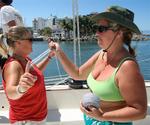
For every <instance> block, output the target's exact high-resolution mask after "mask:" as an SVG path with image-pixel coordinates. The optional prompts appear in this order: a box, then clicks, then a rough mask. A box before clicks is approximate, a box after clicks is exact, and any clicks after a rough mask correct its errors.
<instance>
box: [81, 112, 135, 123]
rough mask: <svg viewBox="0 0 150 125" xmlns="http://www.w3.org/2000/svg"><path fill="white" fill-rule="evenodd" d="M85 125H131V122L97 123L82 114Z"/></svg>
mask: <svg viewBox="0 0 150 125" xmlns="http://www.w3.org/2000/svg"><path fill="white" fill-rule="evenodd" d="M84 123H85V125H132V122H111V121H98V120H95V119H92V118H90V117H88V116H87V115H85V114H84Z"/></svg>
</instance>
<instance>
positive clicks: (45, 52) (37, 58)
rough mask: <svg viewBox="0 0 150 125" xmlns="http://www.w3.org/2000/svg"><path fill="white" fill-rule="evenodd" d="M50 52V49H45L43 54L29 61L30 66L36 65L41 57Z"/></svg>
mask: <svg viewBox="0 0 150 125" xmlns="http://www.w3.org/2000/svg"><path fill="white" fill-rule="evenodd" d="M49 52H50V49H47V50H46V51H44V52H43V53H41V54H40V55H39V56H37V57H36V58H35V59H33V60H32V61H31V65H32V64H37V63H38V62H39V61H40V60H41V59H42V58H43V57H45V56H47V54H48V53H49Z"/></svg>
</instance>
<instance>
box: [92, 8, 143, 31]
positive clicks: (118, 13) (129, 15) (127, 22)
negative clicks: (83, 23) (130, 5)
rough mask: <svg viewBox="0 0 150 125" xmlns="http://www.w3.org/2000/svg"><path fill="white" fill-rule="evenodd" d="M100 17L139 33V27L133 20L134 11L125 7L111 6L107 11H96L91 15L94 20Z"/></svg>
mask: <svg viewBox="0 0 150 125" xmlns="http://www.w3.org/2000/svg"><path fill="white" fill-rule="evenodd" d="M101 19H107V20H109V21H112V22H115V23H117V24H119V25H121V26H123V27H126V28H128V29H130V30H131V31H132V32H134V33H137V34H141V32H140V30H139V28H138V27H137V26H136V24H135V23H134V22H133V20H134V13H133V12H132V11H130V10H128V9H126V8H123V7H120V6H111V7H110V8H108V9H107V11H105V12H102V13H98V14H96V15H94V16H93V20H95V21H96V22H98V21H99V20H101Z"/></svg>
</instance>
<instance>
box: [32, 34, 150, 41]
mask: <svg viewBox="0 0 150 125" xmlns="http://www.w3.org/2000/svg"><path fill="white" fill-rule="evenodd" d="M148 40H150V34H141V35H136V34H134V35H133V37H132V41H148ZM33 41H37V42H38V41H47V37H43V38H42V37H40V38H38V37H37V38H33ZM59 41H61V42H64V41H73V39H59ZM80 41H82V42H86V41H96V38H95V37H86V38H80Z"/></svg>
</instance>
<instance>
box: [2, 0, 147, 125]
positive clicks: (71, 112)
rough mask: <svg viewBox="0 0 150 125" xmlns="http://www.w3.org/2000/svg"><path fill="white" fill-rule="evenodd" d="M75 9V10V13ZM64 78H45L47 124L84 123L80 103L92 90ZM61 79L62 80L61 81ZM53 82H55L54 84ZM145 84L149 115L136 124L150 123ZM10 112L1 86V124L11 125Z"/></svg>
mask: <svg viewBox="0 0 150 125" xmlns="http://www.w3.org/2000/svg"><path fill="white" fill-rule="evenodd" d="M73 1H74V0H73ZM74 2H75V1H74ZM74 2H73V3H74ZM76 4H77V3H76ZM73 6H74V4H73ZM73 9H74V8H73ZM76 9H77V7H76ZM74 11H75V10H73V15H74V14H75V12H74ZM76 14H78V12H76ZM76 16H77V15H76ZM74 17H75V15H74ZM77 17H78V16H77ZM74 21H75V18H74ZM77 21H78V19H77ZM74 29H76V27H75V22H74ZM75 32H76V31H75V30H74V42H76V40H78V42H79V40H80V38H79V34H77V38H76V35H75ZM77 32H78V33H79V24H78V23H77ZM74 49H75V50H76V46H74ZM74 57H75V58H74V61H75V63H76V55H74ZM64 78H68V77H67V76H61V78H60V79H58V78H55V77H53V78H46V79H45V83H46V92H47V100H48V116H47V125H84V122H83V114H82V112H81V111H80V109H79V105H80V100H81V98H82V96H83V95H84V94H85V93H87V92H89V91H90V90H89V89H88V88H87V86H86V85H83V88H82V89H72V88H70V86H69V85H67V84H65V85H62V84H61V83H63V82H62V79H64ZM60 80H61V82H59V81H60ZM63 81H64V80H63ZM51 83H53V85H52V84H51ZM145 85H146V89H147V97H148V105H147V106H148V112H147V117H146V118H145V119H143V120H138V121H135V122H134V125H149V123H150V81H145ZM8 114H9V104H8V101H7V98H6V95H5V93H4V90H3V89H2V86H0V125H9V115H8Z"/></svg>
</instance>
